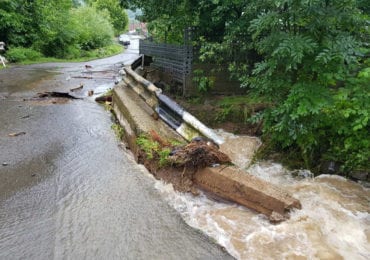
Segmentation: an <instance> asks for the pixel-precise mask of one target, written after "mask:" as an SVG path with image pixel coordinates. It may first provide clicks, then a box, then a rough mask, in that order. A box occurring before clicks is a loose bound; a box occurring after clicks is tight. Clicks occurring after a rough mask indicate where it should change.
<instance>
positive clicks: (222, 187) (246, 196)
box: [194, 165, 301, 222]
mask: <svg viewBox="0 0 370 260" xmlns="http://www.w3.org/2000/svg"><path fill="white" fill-rule="evenodd" d="M194 182H195V184H196V185H198V186H199V187H200V188H201V189H204V190H206V191H208V192H211V193H213V194H216V195H218V196H220V197H222V198H225V199H228V200H231V201H234V202H237V203H239V204H241V205H243V206H245V207H247V208H250V209H253V210H255V211H257V212H260V213H262V214H265V215H266V216H268V217H269V219H270V221H271V222H280V221H282V220H285V219H287V218H289V211H290V210H291V209H294V208H296V209H300V208H301V203H300V202H299V200H297V199H295V198H293V197H292V196H291V195H290V194H289V193H288V192H286V191H284V190H282V189H280V188H279V187H277V186H275V185H272V184H271V183H268V182H266V181H264V180H261V179H259V178H257V177H255V176H253V175H251V174H248V173H246V172H244V171H242V170H241V169H239V168H237V167H235V166H222V165H221V166H219V167H206V168H204V169H201V170H198V172H197V173H195V175H194Z"/></svg>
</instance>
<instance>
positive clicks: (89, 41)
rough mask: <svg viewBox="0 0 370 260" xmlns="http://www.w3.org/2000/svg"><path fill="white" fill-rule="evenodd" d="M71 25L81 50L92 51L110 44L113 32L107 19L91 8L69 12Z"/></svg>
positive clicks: (81, 8)
mask: <svg viewBox="0 0 370 260" xmlns="http://www.w3.org/2000/svg"><path fill="white" fill-rule="evenodd" d="M71 23H72V24H73V28H74V29H75V34H76V35H77V44H78V45H79V46H80V48H81V49H82V50H92V49H97V48H101V47H104V46H107V45H109V44H111V43H112V39H113V37H114V30H113V27H112V25H111V24H110V22H109V17H107V16H106V15H104V13H102V12H98V11H97V10H96V9H95V8H93V7H88V6H86V7H80V8H77V9H74V10H72V11H71Z"/></svg>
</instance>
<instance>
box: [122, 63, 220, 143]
mask: <svg viewBox="0 0 370 260" xmlns="http://www.w3.org/2000/svg"><path fill="white" fill-rule="evenodd" d="M142 58H143V57H140V59H142ZM134 63H135V64H138V63H139V62H134ZM124 70H125V72H126V76H125V78H124V82H125V83H126V84H127V85H128V86H129V87H131V88H132V89H133V90H134V91H135V92H136V93H137V94H138V95H139V96H140V97H141V98H142V99H143V100H144V101H145V102H146V103H147V104H148V105H149V106H150V107H151V108H152V109H153V110H154V111H155V112H156V113H157V114H158V116H159V118H161V119H162V120H163V121H164V122H166V123H167V124H168V125H169V126H170V127H171V128H173V129H174V130H175V131H176V132H178V133H179V134H180V135H181V136H182V137H184V138H185V139H186V140H188V141H191V140H192V139H193V138H194V137H197V136H205V137H207V138H209V139H211V140H212V141H213V142H215V143H216V144H218V145H220V144H222V143H223V142H224V140H223V139H222V138H221V137H220V136H218V135H217V134H216V133H215V132H214V131H213V130H212V129H210V128H208V127H207V126H205V125H204V124H203V123H202V122H200V121H199V120H198V119H197V118H196V117H194V116H193V115H191V114H190V113H188V112H187V111H186V110H185V109H184V108H182V107H181V106H180V105H179V104H177V103H176V102H175V101H173V100H172V99H171V98H169V97H168V96H166V95H164V94H162V90H161V89H160V88H157V87H156V86H155V85H154V84H153V83H151V82H150V81H148V80H146V79H144V78H143V77H142V76H140V75H138V74H137V73H136V72H135V71H134V70H133V69H132V68H131V67H130V66H127V67H125V68H124Z"/></svg>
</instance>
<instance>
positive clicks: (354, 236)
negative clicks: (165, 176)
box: [156, 133, 370, 260]
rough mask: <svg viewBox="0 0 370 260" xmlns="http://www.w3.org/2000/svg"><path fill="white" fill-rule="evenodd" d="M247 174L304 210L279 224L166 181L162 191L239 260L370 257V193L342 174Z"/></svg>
mask: <svg viewBox="0 0 370 260" xmlns="http://www.w3.org/2000/svg"><path fill="white" fill-rule="evenodd" d="M224 135H225V136H224V137H226V140H227V139H236V140H239V141H240V142H237V141H235V140H234V141H233V142H232V146H233V149H235V150H238V149H239V151H241V150H242V149H243V148H244V147H245V145H247V143H248V142H251V145H252V146H253V145H255V144H256V140H254V139H253V138H250V137H236V136H230V135H227V134H226V133H224ZM257 143H258V142H257ZM238 145H240V147H238ZM248 154H250V153H248ZM250 159H251V158H250V157H248V155H246V156H245V158H244V159H243V158H242V157H241V156H239V157H237V159H236V160H235V161H234V162H235V163H236V164H239V165H241V166H245V165H248V164H249V163H250ZM247 171H248V172H249V173H250V174H253V175H255V176H258V177H260V178H262V179H264V180H266V181H269V182H271V183H274V184H276V185H278V186H280V187H282V188H284V189H286V190H288V191H289V192H291V193H292V194H293V195H294V196H295V197H296V198H297V199H299V200H300V201H301V203H302V210H296V211H294V212H292V213H291V216H290V219H289V220H287V221H285V222H283V223H281V224H278V225H273V224H270V223H269V221H268V220H267V218H266V217H264V216H263V215H260V214H257V213H256V212H254V211H251V210H249V209H246V208H244V207H241V206H238V205H236V204H232V203H221V202H217V201H214V200H210V199H208V198H207V197H206V196H204V195H200V196H198V197H194V196H192V195H190V194H182V193H178V192H174V191H173V189H172V186H170V185H166V184H164V183H162V182H157V184H156V187H157V189H159V190H160V191H161V192H162V194H164V196H165V197H166V198H167V199H168V201H169V203H170V204H171V205H172V206H173V207H174V208H176V209H177V210H178V212H180V213H181V214H182V216H183V218H184V219H185V221H186V222H187V223H188V224H189V225H191V226H193V227H195V228H198V229H200V230H202V231H204V232H205V233H207V234H208V235H210V236H211V237H213V238H214V239H216V240H217V241H218V242H219V243H220V244H221V245H223V246H224V247H225V248H226V249H227V250H228V251H229V253H230V254H232V255H233V256H234V257H236V258H237V259H351V260H352V259H370V189H367V188H365V187H364V186H363V185H360V184H358V183H355V182H353V181H350V180H347V179H345V178H342V177H339V176H329V175H321V176H319V177H316V178H314V177H313V175H312V174H311V173H310V172H309V171H305V170H301V171H298V172H290V171H287V170H286V169H284V167H282V166H281V165H280V164H276V163H271V162H259V163H257V164H254V165H252V166H250V167H249V168H248V169H247ZM246 174H247V173H246ZM293 176H295V177H293Z"/></svg>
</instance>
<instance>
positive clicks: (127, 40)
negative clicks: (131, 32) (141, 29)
mask: <svg viewBox="0 0 370 260" xmlns="http://www.w3.org/2000/svg"><path fill="white" fill-rule="evenodd" d="M118 41H119V42H120V43H121V44H123V45H124V46H127V45H130V37H129V36H128V35H127V34H121V35H120V36H119V38H118Z"/></svg>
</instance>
